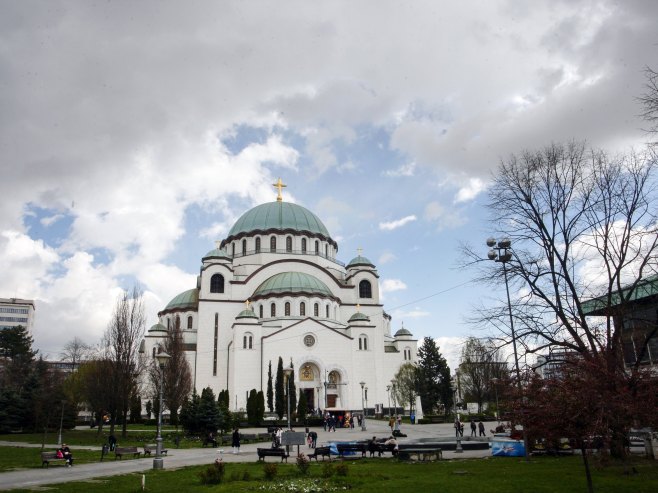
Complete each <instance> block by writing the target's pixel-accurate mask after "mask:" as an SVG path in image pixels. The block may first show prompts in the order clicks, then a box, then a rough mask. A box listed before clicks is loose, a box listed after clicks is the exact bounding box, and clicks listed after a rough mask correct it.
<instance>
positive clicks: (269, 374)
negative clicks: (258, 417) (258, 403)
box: [267, 360, 274, 412]
mask: <svg viewBox="0 0 658 493" xmlns="http://www.w3.org/2000/svg"><path fill="white" fill-rule="evenodd" d="M267 409H268V410H269V411H270V412H273V411H274V390H273V389H272V360H270V364H269V367H268V368H267Z"/></svg>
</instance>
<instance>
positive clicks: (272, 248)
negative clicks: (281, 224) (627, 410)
mask: <svg viewBox="0 0 658 493" xmlns="http://www.w3.org/2000/svg"><path fill="white" fill-rule="evenodd" d="M270 252H276V236H272V237H270Z"/></svg>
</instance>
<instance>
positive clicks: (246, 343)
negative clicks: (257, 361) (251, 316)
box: [242, 332, 254, 349]
mask: <svg viewBox="0 0 658 493" xmlns="http://www.w3.org/2000/svg"><path fill="white" fill-rule="evenodd" d="M253 348H254V336H253V334H252V333H251V332H246V333H245V334H244V336H242V349H253Z"/></svg>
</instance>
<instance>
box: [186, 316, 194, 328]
mask: <svg viewBox="0 0 658 493" xmlns="http://www.w3.org/2000/svg"><path fill="white" fill-rule="evenodd" d="M193 323H194V322H193V319H192V315H189V316H188V317H187V330H192V324H193Z"/></svg>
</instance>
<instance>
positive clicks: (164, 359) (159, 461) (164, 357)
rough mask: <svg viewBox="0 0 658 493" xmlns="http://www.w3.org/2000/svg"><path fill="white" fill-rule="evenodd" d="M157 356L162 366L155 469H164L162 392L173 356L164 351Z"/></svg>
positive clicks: (154, 460)
mask: <svg viewBox="0 0 658 493" xmlns="http://www.w3.org/2000/svg"><path fill="white" fill-rule="evenodd" d="M155 358H156V359H157V360H158V365H159V366H160V408H159V409H158V435H157V436H156V438H155V444H156V445H155V458H154V459H153V469H162V468H163V467H164V459H163V458H162V394H163V393H164V377H165V375H164V370H165V366H167V363H168V362H169V358H171V356H169V355H168V354H167V353H165V352H164V351H162V352H161V353H158V354H157V355H156V356H155Z"/></svg>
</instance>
